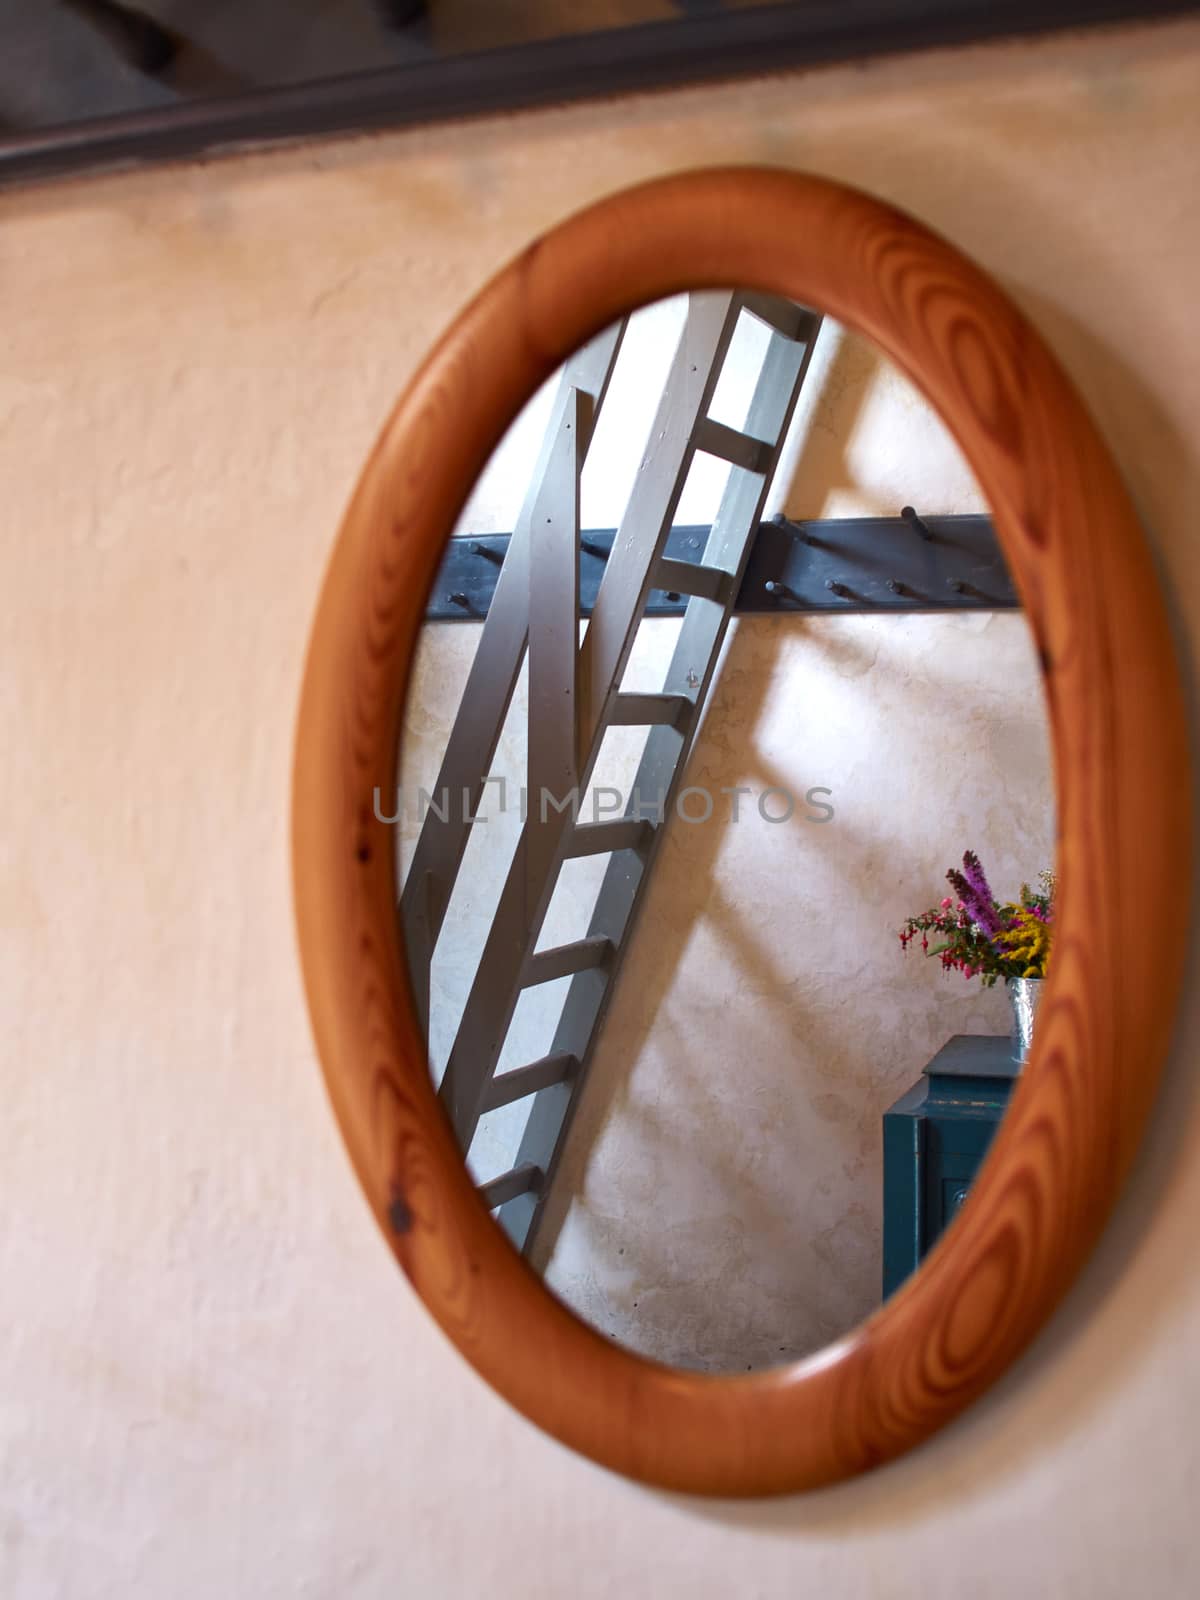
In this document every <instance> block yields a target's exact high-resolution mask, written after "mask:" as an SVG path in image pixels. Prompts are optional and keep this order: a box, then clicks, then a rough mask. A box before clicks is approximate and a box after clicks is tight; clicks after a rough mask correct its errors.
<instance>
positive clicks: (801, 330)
mask: <svg viewBox="0 0 1200 1600" xmlns="http://www.w3.org/2000/svg"><path fill="white" fill-rule="evenodd" d="M742 305H743V306H744V307H745V309H746V310H747V311H748V312H749V313H750V315H751V316H754V317H757V318H758V320H759V321H760V322H765V323H766V325H767V327H768V328H773V329H774V330H775V332H776V333H780V334H782V335H783V337H784V338H785V339H793V340H797V339H801V338H804V337H806V336H807V335H808V334H810V333H811V332H812V326H813V323H814V321H815V320H816V318H815V315H814V313H813V312H811V311H810V310H809V309H808V307H807V306H798V305H797V304H796V302H795V301H794V300H781V299H779V298H778V296H776V295H773V294H744V295H743V296H742Z"/></svg>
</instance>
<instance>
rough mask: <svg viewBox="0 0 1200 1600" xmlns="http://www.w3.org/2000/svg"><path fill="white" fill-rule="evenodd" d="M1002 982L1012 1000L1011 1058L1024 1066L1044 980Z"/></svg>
mask: <svg viewBox="0 0 1200 1600" xmlns="http://www.w3.org/2000/svg"><path fill="white" fill-rule="evenodd" d="M1004 982H1005V987H1006V988H1007V989H1008V998H1009V1000H1010V1001H1011V1002H1012V1014H1013V1025H1012V1048H1013V1060H1014V1061H1019V1062H1020V1064H1021V1065H1022V1066H1024V1065H1025V1063H1026V1061H1028V1059H1029V1052H1030V1050H1031V1049H1032V1048H1033V1029H1034V1024H1035V1023H1036V1021H1037V1012H1038V1006H1039V1005H1041V1003H1042V987H1043V985H1044V984H1045V982H1046V980H1045V978H1006V979H1005V980H1004Z"/></svg>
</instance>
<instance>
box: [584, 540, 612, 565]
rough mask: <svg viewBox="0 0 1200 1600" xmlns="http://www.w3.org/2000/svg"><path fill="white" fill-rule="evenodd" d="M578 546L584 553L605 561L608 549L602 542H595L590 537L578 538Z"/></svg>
mask: <svg viewBox="0 0 1200 1600" xmlns="http://www.w3.org/2000/svg"><path fill="white" fill-rule="evenodd" d="M579 548H580V549H581V550H582V551H583V553H584V555H588V556H595V558H596V560H597V561H607V560H608V551H607V550H606V549H605V548H604V546H603V545H602V544H595V543H593V541H592V540H591V539H580V541H579Z"/></svg>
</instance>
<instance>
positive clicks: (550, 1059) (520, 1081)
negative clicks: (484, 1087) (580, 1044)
mask: <svg viewBox="0 0 1200 1600" xmlns="http://www.w3.org/2000/svg"><path fill="white" fill-rule="evenodd" d="M578 1070H579V1062H578V1061H577V1060H576V1058H575V1057H574V1056H570V1055H562V1056H543V1057H542V1059H541V1060H540V1061H531V1062H530V1063H529V1065H528V1066H527V1067H517V1068H516V1070H515V1071H513V1072H506V1073H504V1074H503V1076H502V1077H499V1078H493V1079H492V1081H491V1083H490V1084H489V1085H488V1091H487V1094H486V1095H485V1096H484V1099H483V1109H484V1110H485V1111H496V1110H498V1109H499V1107H500V1106H510V1105H512V1103H513V1101H514V1100H524V1098H525V1096H526V1095H529V1094H536V1093H537V1092H538V1090H539V1089H551V1088H553V1087H554V1085H555V1084H556V1083H565V1082H566V1080H567V1079H568V1078H569V1077H571V1076H572V1075H573V1074H574V1073H576V1072H578Z"/></svg>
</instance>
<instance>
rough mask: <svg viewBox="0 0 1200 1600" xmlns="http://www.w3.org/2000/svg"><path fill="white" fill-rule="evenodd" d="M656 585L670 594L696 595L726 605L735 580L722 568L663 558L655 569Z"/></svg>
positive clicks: (667, 557)
mask: <svg viewBox="0 0 1200 1600" xmlns="http://www.w3.org/2000/svg"><path fill="white" fill-rule="evenodd" d="M654 583H655V587H656V588H658V589H665V590H666V591H667V592H668V594H671V593H677V594H695V595H699V596H700V598H701V599H702V600H715V601H716V602H717V603H718V604H719V605H724V604H725V601H726V600H727V599H728V598H729V589H730V586H731V584H732V583H733V579H732V578H731V577H730V575H729V573H728V572H722V571H721V569H720V567H703V566H701V565H700V563H699V562H697V561H672V560H671V558H670V557H669V556H662V557H660V559H659V563H658V565H657V567H655V569H654Z"/></svg>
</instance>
